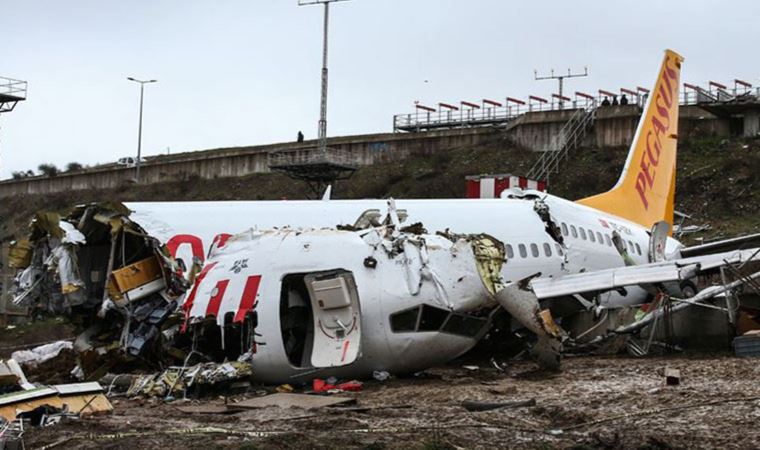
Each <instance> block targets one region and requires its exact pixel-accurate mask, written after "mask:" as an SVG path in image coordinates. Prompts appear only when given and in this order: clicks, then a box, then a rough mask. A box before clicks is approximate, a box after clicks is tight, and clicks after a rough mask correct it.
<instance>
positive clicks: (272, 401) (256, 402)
mask: <svg viewBox="0 0 760 450" xmlns="http://www.w3.org/2000/svg"><path fill="white" fill-rule="evenodd" d="M355 403H356V399H354V398H350V397H332V396H329V397H328V396H322V395H308V394H272V395H266V396H264V397H256V398H252V399H248V400H244V401H242V402H238V403H235V404H231V405H229V406H230V407H232V408H244V409H258V408H267V407H269V406H277V407H279V408H302V409H316V408H324V407H326V406H335V405H349V404H355Z"/></svg>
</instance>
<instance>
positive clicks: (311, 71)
mask: <svg viewBox="0 0 760 450" xmlns="http://www.w3.org/2000/svg"><path fill="white" fill-rule="evenodd" d="M297 3H298V2H297V0H224V1H210V0H205V1H200V0H182V1H180V0H151V1H148V0H139V1H138V0H134V1H129V2H112V1H107V2H106V1H102V0H66V1H61V0H47V1H43V0H24V1H11V0H0V6H2V8H1V9H0V10H2V16H3V19H2V30H0V33H2V50H0V54H1V55H2V56H1V57H0V76H6V77H12V78H19V79H23V80H27V81H29V98H28V101H26V102H25V103H22V104H20V105H19V106H18V107H17V108H16V110H15V111H13V112H12V113H9V114H3V115H0V157H2V165H1V167H0V177H1V178H7V177H9V176H10V173H11V171H15V170H26V169H34V168H36V167H37V166H38V165H39V164H40V163H45V162H51V163H54V164H56V165H58V166H65V165H66V163H68V162H71V161H77V162H80V163H84V164H96V163H102V162H110V161H114V160H116V159H118V158H119V157H122V156H128V155H133V154H134V153H135V152H136V145H137V144H136V142H137V118H138V104H139V87H138V86H137V85H136V84H134V83H131V82H128V81H127V80H126V77H127V76H133V77H136V78H156V79H158V80H159V82H158V83H157V84H153V85H149V86H147V87H146V103H145V119H144V120H145V122H144V134H143V151H144V154H147V155H155V154H159V153H165V152H166V151H167V149H168V148H170V149H171V152H181V151H189V150H200V149H208V148H218V147H228V146H241V145H255V144H265V143H272V142H282V141H289V140H293V139H295V136H296V133H297V132H298V130H303V132H304V134H305V135H306V137H307V138H313V137H315V135H316V129H317V120H318V114H319V76H320V65H321V26H322V23H321V20H322V7H317V6H309V7H299V6H297ZM331 12H332V15H331V16H332V17H331V18H332V23H331V48H330V99H329V118H328V134H329V135H331V136H334V135H347V134H359V133H375V132H388V131H391V129H392V116H393V114H395V113H402V112H411V111H413V106H414V101H415V100H419V101H421V102H422V103H427V104H436V103H437V102H438V101H449V102H454V103H457V102H459V101H460V100H471V101H479V100H480V99H482V98H484V97H487V98H495V99H503V98H504V97H505V96H513V97H521V98H524V97H527V95H529V94H537V95H541V96H548V95H550V93H551V92H554V91H555V90H556V85H555V84H554V83H553V82H548V81H541V82H539V81H534V80H533V70H534V69H538V70H539V71H540V72H547V71H548V70H549V69H551V68H555V69H557V70H566V69H567V68H568V67H571V68H573V70H582V68H583V67H584V66H588V68H589V71H590V76H589V77H588V78H579V79H575V80H572V81H570V82H569V83H568V88H567V90H568V91H570V92H572V91H575V90H585V91H591V92H593V91H595V90H596V89H597V88H605V89H608V90H617V89H619V88H620V87H635V86H636V85H642V86H650V85H651V84H652V82H653V79H654V77H655V75H656V71H657V69H658V65H659V63H660V61H661V58H662V50H663V49H665V48H668V47H669V48H673V49H674V50H676V51H678V52H680V53H681V54H682V55H683V56H684V57H685V58H686V61H685V64H684V66H683V81H686V82H694V83H702V84H706V82H707V80H710V79H713V80H718V81H723V82H726V83H728V82H730V81H731V80H733V79H734V78H742V79H745V80H748V81H750V82H752V83H753V84H756V85H757V84H760V78H759V77H760V59H759V58H757V44H758V42H760V26H758V25H760V24H759V23H758V19H760V2H758V1H756V0H745V1H723V2H719V3H716V2H711V1H706V0H683V1H667V2H666V1H662V0H636V1H590V0H589V1H548V0H530V1H505V0H458V1H457V0H353V1H350V2H344V3H337V4H333V7H332V8H331ZM426 80H427V82H426Z"/></svg>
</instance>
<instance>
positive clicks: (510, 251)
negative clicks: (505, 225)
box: [507, 244, 515, 259]
mask: <svg viewBox="0 0 760 450" xmlns="http://www.w3.org/2000/svg"><path fill="white" fill-rule="evenodd" d="M514 257H515V251H514V250H513V249H512V246H511V245H509V244H507V258H509V259H512V258H514Z"/></svg>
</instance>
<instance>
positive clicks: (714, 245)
mask: <svg viewBox="0 0 760 450" xmlns="http://www.w3.org/2000/svg"><path fill="white" fill-rule="evenodd" d="M758 245H760V233H756V234H750V235H748V236H740V237H736V238H731V239H723V240H721V241H716V242H709V243H707V244H702V245H694V246H691V247H684V248H682V249H681V250H680V252H681V256H683V257H685V258H688V257H692V256H701V255H709V254H714V253H721V252H728V251H731V250H740V249H741V248H742V247H750V246H754V247H757V246H758Z"/></svg>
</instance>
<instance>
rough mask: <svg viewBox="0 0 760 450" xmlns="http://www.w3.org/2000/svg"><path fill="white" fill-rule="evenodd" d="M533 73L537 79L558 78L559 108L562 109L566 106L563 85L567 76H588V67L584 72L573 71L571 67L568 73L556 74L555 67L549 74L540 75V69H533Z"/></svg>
mask: <svg viewBox="0 0 760 450" xmlns="http://www.w3.org/2000/svg"><path fill="white" fill-rule="evenodd" d="M533 75H534V76H535V78H536V80H538V81H540V80H558V81H559V109H562V107H563V106H564V103H565V102H564V100H563V98H564V94H563V87H564V86H563V85H564V81H565V78H578V77H587V76H588V67H584V68H583V73H571V72H570V69H567V75H565V74H563V75H555V74H554V69H552V70H551V74H550V75H548V76H542V77H539V76H538V70H534V71H533Z"/></svg>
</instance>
